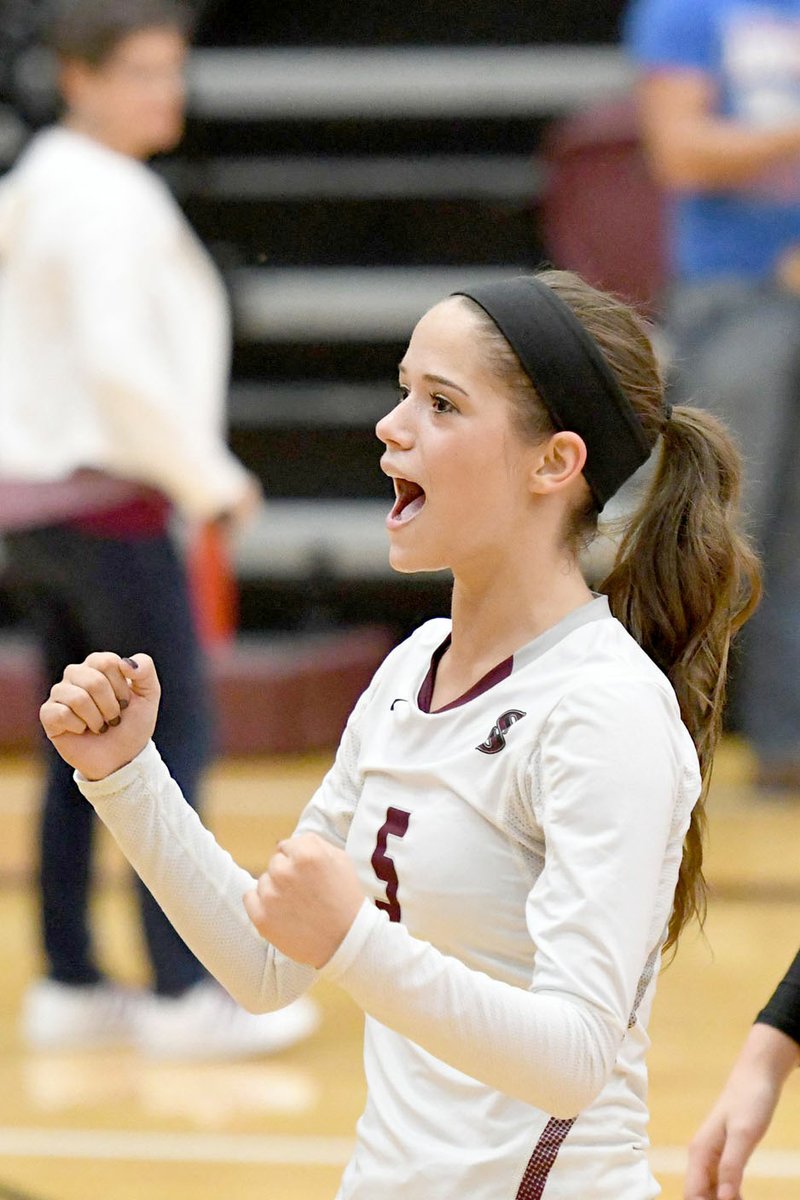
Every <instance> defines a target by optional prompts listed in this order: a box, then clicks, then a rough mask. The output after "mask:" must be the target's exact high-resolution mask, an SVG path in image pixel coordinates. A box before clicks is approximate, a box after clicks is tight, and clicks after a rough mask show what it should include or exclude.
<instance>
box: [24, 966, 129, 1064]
mask: <svg viewBox="0 0 800 1200" xmlns="http://www.w3.org/2000/svg"><path fill="white" fill-rule="evenodd" d="M141 1002H142V993H141V992H139V991H136V990H135V989H133V988H126V987H122V986H121V985H120V984H117V983H111V982H109V981H107V980H103V981H102V982H100V983H87V984H71V983H58V982H57V981H56V980H55V979H39V980H37V982H36V983H33V984H31V986H30V987H29V988H28V990H27V992H26V993H25V998H24V1000H23V1003H22V1017H21V1022H20V1025H21V1033H22V1037H23V1038H24V1040H25V1041H26V1042H27V1043H28V1045H29V1046H31V1047H32V1048H34V1049H36V1050H92V1049H101V1048H105V1047H108V1046H120V1045H130V1043H131V1040H132V1038H133V1031H134V1026H135V1017H136V1010H137V1008H138V1007H139V1005H140V1004H141Z"/></svg>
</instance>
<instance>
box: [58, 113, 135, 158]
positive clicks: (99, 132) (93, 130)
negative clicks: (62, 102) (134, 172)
mask: <svg viewBox="0 0 800 1200" xmlns="http://www.w3.org/2000/svg"><path fill="white" fill-rule="evenodd" d="M63 124H64V126H65V127H66V128H67V129H72V130H73V131H74V132H75V133H80V134H83V136H84V137H88V138H90V139H91V140H92V141H93V142H97V143H98V145H100V146H105V147H106V149H108V150H115V151H116V152H117V154H123V155H125V157H126V158H134V159H137V160H139V161H143V160H144V159H146V158H147V157H148V156H147V155H146V154H143V153H141V152H140V151H139V149H138V148H137V147H135V146H133V145H132V143H131V139H130V138H129V137H126V136H125V134H124V133H121V132H119V131H117V130H114V129H110V128H109V127H108V126H106V125H104V124H103V123H102V122H101V121H93V120H92V119H91V118H89V117H86V116H81V115H79V114H78V113H75V112H68V113H67V115H66V116H65V117H64V120H63Z"/></svg>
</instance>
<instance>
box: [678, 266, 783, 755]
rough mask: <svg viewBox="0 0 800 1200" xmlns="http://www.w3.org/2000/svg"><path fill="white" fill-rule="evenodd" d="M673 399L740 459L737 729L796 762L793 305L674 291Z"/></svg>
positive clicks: (758, 297)
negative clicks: (750, 607) (704, 416)
mask: <svg viewBox="0 0 800 1200" xmlns="http://www.w3.org/2000/svg"><path fill="white" fill-rule="evenodd" d="M667 333H668V337H669V339H670V342H671V349H672V354H673V365H672V376H671V384H672V387H671V391H672V398H673V400H674V401H675V402H676V403H680V402H681V401H685V402H686V403H689V404H698V405H701V406H703V407H707V408H710V409H712V410H713V411H714V412H716V413H717V414H718V415H719V416H721V417H722V418H723V420H724V421H725V422H726V424H727V425H728V426H729V427H730V428H731V429H732V430H733V432H734V434H735V435H736V437H737V440H738V442H739V445H740V448H741V450H742V453H743V455H744V460H745V468H746V469H745V487H744V506H745V511H746V513H747V516H748V519H749V528H750V531H751V533H752V536H753V538H754V540H755V543H756V546H757V548H758V550H759V552H760V554H761V556H762V561H763V568H764V598H763V600H762V603H761V606H760V608H759V609H758V611H757V612H756V614H755V616H754V617H753V618H752V620H751V621H750V622H749V623H748V625H747V626H746V627H745V630H744V636H743V641H742V650H743V653H742V659H741V664H740V668H741V669H740V673H739V676H738V679H737V700H738V705H737V707H738V710H739V712H738V717H739V721H740V723H741V726H742V729H743V731H744V733H745V734H746V735H747V737H748V738H749V739H750V741H751V742H752V744H753V746H754V748H755V750H756V751H757V753H758V755H759V757H760V758H761V760H762V761H763V762H765V763H769V762H781V761H784V760H792V761H795V762H796V761H798V760H800V470H798V461H800V298H798V297H797V296H795V295H791V294H789V293H787V292H783V291H780V290H779V289H778V288H775V287H771V286H769V285H764V284H752V283H748V282H747V281H742V280H733V279H732V280H729V281H718V282H715V283H709V284H692V285H688V284H686V285H682V286H679V287H677V288H675V290H674V292H673V294H672V296H671V298H670V304H669V306H668V310H667Z"/></svg>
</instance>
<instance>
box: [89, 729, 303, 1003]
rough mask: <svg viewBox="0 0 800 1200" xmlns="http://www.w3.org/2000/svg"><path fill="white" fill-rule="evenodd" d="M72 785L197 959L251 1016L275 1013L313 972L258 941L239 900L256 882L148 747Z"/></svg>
mask: <svg viewBox="0 0 800 1200" xmlns="http://www.w3.org/2000/svg"><path fill="white" fill-rule="evenodd" d="M75 779H76V783H77V784H78V787H79V788H80V790H81V792H82V793H83V795H84V796H85V797H86V799H87V800H89V801H90V802H91V804H92V805H93V806H94V808H95V810H96V812H97V814H98V816H99V817H100V819H101V820H102V821H103V822H104V824H106V825H107V826H108V828H109V830H110V831H111V833H112V834H113V836H114V838H115V840H116V841H117V842H118V844H119V846H120V848H121V850H122V852H123V853H124V855H125V857H126V858H127V859H128V861H129V862H130V863H131V866H132V867H133V868H134V870H135V871H136V873H137V874H138V875H139V876H140V878H141V879H142V880H143V881H144V882H145V884H146V885H147V887H148V888H149V889H150V891H151V892H152V893H153V895H154V897H155V898H156V900H157V901H158V903H159V904H160V905H161V907H162V908H163V910H164V912H165V913H166V914H167V916H168V917H169V919H170V921H171V922H172V924H173V925H174V927H175V928H176V929H177V931H178V933H179V934H180V935H181V937H182V938H183V939H184V941H185V942H186V943H187V945H188V946H190V948H191V949H192V950H193V951H194V953H195V954H196V955H197V957H198V958H199V959H200V961H201V962H202V963H203V964H204V965H205V966H206V967H207V969H208V970H209V971H210V972H211V974H212V975H214V976H215V977H216V978H217V979H218V980H219V982H220V983H221V984H222V985H223V987H225V988H226V989H227V990H228V991H229V992H230V994H231V995H232V996H233V997H234V999H236V1000H238V1002H239V1003H240V1004H242V1005H243V1006H244V1007H245V1008H247V1009H249V1010H250V1011H251V1012H266V1011H269V1010H271V1009H275V1008H282V1007H283V1006H284V1005H286V1004H289V1003H290V1002H291V1001H292V1000H294V999H296V998H297V996H299V995H300V994H301V993H302V992H304V991H305V990H306V989H307V988H308V987H309V986H310V984H311V983H312V982H313V979H314V971H313V970H312V969H311V968H309V967H305V966H301V965H300V964H298V963H295V962H293V961H292V960H291V959H288V958H287V957H286V956H285V955H283V954H281V953H280V952H279V951H277V950H276V949H275V948H274V947H272V946H270V945H269V944H268V943H267V942H265V941H264V940H263V938H261V937H260V936H259V934H258V933H257V932H256V930H255V929H254V928H253V926H252V925H251V923H250V920H249V919H248V916H247V914H246V912H245V910H244V906H243V903H242V897H243V896H244V894H245V892H247V891H249V890H250V888H252V887H253V886H254V885H255V880H254V879H253V877H252V876H251V875H250V874H249V873H248V872H247V871H245V870H243V869H242V868H241V867H239V866H238V865H237V864H236V863H235V862H234V860H233V859H232V858H231V856H230V855H229V854H228V853H227V851H225V850H223V849H222V848H221V846H219V845H218V843H217V842H216V840H215V839H214V837H213V835H212V834H211V833H209V831H208V830H207V829H206V828H205V827H204V825H203V824H202V822H201V821H200V818H199V817H198V815H197V813H196V812H194V810H193V809H192V808H190V806H189V805H188V804H187V803H186V801H185V800H184V798H183V794H182V793H181V790H180V788H179V787H178V785H177V783H175V781H174V780H173V779H172V777H171V776H170V774H169V772H168V770H167V768H166V766H165V765H164V762H163V761H162V759H161V756H160V755H159V753H158V751H157V750H156V748H155V746H154V745H153V743H152V742H151V743H149V744H148V745H147V746H146V747H145V749H144V750H143V751H142V752H141V754H139V755H138V756H137V757H136V758H135V759H134V760H133V762H131V763H128V765H127V766H125V767H123V768H122V769H121V770H119V771H116V772H114V774H113V775H109V776H108V777H107V778H106V779H102V780H99V781H97V782H90V781H89V780H86V779H84V778H83V777H82V776H80V775H78V774H76V777H75Z"/></svg>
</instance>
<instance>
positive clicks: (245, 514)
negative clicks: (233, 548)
mask: <svg viewBox="0 0 800 1200" xmlns="http://www.w3.org/2000/svg"><path fill="white" fill-rule="evenodd" d="M263 500H264V489H263V488H262V486H261V480H260V479H259V478H258V476H257V475H253V474H252V472H250V473H248V476H247V480H246V483H245V488H244V490H243V492H242V493H241V495H240V496H239V498H238V499H237V501H236V503H235V504H233V505H232V506H231V507H230V508H229V509H228V510H227V511H226V512H224V513H223V514H222V516H221V517H220V518H219V524H220V525H221V526H222V528H223V529H224V530H226V531H227V532H230V533H231V534H235V533H237V532H238V531H239V530H240V529H241V528H242V526H243V525H246V524H247V523H248V521H251V520H252V519H253V517H254V516H255V515H256V513H257V512H258V510H259V508H260V507H261V504H262V502H263Z"/></svg>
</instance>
